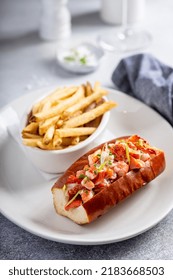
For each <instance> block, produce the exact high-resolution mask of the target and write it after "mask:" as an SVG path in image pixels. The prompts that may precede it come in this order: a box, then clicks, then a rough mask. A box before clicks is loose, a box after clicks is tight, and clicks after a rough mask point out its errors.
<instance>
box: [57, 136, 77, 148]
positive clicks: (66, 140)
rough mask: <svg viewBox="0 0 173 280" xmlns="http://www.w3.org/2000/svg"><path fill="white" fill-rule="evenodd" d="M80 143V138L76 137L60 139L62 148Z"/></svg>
mask: <svg viewBox="0 0 173 280" xmlns="http://www.w3.org/2000/svg"><path fill="white" fill-rule="evenodd" d="M79 142H80V137H79V136H76V137H63V138H62V143H61V144H62V145H63V146H72V145H73V146H74V145H77V144H78V143H79Z"/></svg>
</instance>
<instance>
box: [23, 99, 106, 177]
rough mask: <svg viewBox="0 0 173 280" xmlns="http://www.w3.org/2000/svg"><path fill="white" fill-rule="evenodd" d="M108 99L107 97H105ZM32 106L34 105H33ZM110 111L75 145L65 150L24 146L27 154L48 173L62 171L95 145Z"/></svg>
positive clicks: (37, 165)
mask: <svg viewBox="0 0 173 280" xmlns="http://www.w3.org/2000/svg"><path fill="white" fill-rule="evenodd" d="M104 99H105V100H107V99H106V98H104ZM31 108H32V107H31ZM31 108H30V109H29V110H28V111H27V112H26V113H25V114H24V116H23V119H22V121H21V131H22V129H23V128H24V127H25V125H26V123H27V119H28V114H29V112H30V111H31ZM109 116H110V112H109V111H108V112H106V113H105V114H104V115H103V116H102V119H101V122H100V124H99V126H98V128H97V129H96V130H95V132H94V133H93V134H92V135H90V136H89V137H88V138H87V139H86V140H84V141H82V142H80V143H79V144H77V145H75V146H71V147H69V148H65V149H63V150H42V149H39V148H35V147H29V146H25V145H23V146H24V149H25V151H26V154H27V156H28V158H29V159H30V160H31V162H32V163H33V164H34V165H35V166H36V167H38V168H39V169H40V170H42V171H44V172H47V173H52V174H53V173H62V172H64V171H65V170H66V169H67V168H68V167H69V166H70V165H71V164H72V163H73V162H74V161H75V160H77V159H78V158H79V157H80V156H82V155H83V154H85V153H86V152H87V151H89V149H91V148H93V147H94V140H95V139H97V138H98V137H100V135H101V134H102V132H103V130H104V129H105V127H106V125H107V123H108V121H109Z"/></svg>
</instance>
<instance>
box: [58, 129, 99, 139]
mask: <svg viewBox="0 0 173 280" xmlns="http://www.w3.org/2000/svg"><path fill="white" fill-rule="evenodd" d="M95 130H96V128H95V127H75V128H74V127H73V128H60V129H56V131H55V134H56V135H58V136H59V138H63V137H76V136H81V135H90V134H92V133H93V132H94V131H95Z"/></svg>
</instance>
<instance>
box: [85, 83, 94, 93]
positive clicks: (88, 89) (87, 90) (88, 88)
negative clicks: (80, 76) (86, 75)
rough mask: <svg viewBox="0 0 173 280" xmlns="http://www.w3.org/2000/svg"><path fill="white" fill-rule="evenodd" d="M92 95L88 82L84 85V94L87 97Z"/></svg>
mask: <svg viewBox="0 0 173 280" xmlns="http://www.w3.org/2000/svg"><path fill="white" fill-rule="evenodd" d="M92 93H93V89H92V86H91V84H90V83H89V82H87V83H86V88H85V94H86V96H89V95H91V94H92Z"/></svg>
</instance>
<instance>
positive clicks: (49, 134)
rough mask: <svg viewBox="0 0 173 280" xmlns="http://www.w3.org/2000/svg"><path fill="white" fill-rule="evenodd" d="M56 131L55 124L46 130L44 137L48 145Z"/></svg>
mask: <svg viewBox="0 0 173 280" xmlns="http://www.w3.org/2000/svg"><path fill="white" fill-rule="evenodd" d="M54 132H55V126H54V125H52V126H50V127H49V128H48V130H47V131H46V133H45V135H44V137H43V143H44V144H46V145H48V144H49V143H50V142H51V140H52V139H53V135H54Z"/></svg>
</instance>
